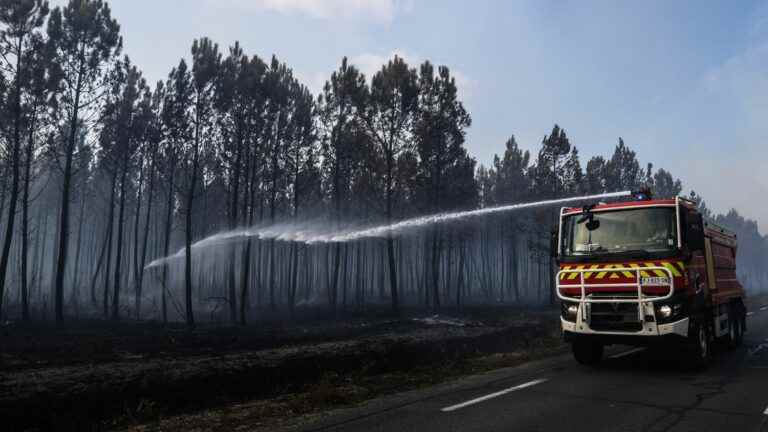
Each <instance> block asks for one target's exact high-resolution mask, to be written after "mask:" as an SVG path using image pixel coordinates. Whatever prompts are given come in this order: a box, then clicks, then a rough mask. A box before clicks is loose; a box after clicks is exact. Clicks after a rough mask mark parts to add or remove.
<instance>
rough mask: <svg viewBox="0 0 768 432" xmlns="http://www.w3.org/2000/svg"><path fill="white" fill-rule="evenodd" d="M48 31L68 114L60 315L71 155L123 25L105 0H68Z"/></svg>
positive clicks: (57, 298)
mask: <svg viewBox="0 0 768 432" xmlns="http://www.w3.org/2000/svg"><path fill="white" fill-rule="evenodd" d="M47 30H48V37H49V39H50V40H51V42H52V43H53V44H54V46H55V47H56V56H57V60H58V64H60V65H61V67H62V73H63V77H64V78H63V79H62V81H61V83H62V85H63V87H64V88H63V91H62V92H61V98H60V101H59V103H60V104H61V107H62V108H63V110H62V111H63V113H65V116H66V125H64V127H65V130H66V133H67V136H66V137H63V146H62V148H57V149H55V152H56V153H58V156H60V157H62V158H63V159H64V164H63V165H64V166H63V173H62V187H61V211H60V214H59V230H58V231H59V238H58V241H57V245H58V251H57V253H56V254H55V256H56V271H55V284H54V296H53V297H54V304H55V314H56V320H57V321H61V320H63V319H64V298H63V296H64V276H65V273H66V270H67V257H68V254H69V234H70V216H71V215H70V203H71V194H72V190H71V189H72V174H73V172H72V171H73V169H72V168H73V167H72V161H73V159H74V153H75V150H76V146H77V139H78V137H79V136H81V134H80V131H79V130H80V128H82V127H84V126H85V122H84V121H83V116H82V113H83V111H84V110H89V109H94V108H95V107H96V104H97V103H98V101H99V99H100V97H101V92H100V87H101V85H102V84H103V81H104V78H105V66H106V65H107V64H109V63H110V62H112V61H113V60H114V59H115V58H116V57H117V56H118V55H119V53H120V50H121V49H122V38H121V37H120V26H119V25H118V23H117V21H115V20H114V19H112V13H111V10H110V8H109V6H108V5H107V3H105V2H104V1H103V0H70V1H69V3H68V4H67V6H65V7H64V8H63V9H59V8H58V7H57V8H55V9H54V10H53V11H52V12H51V17H50V19H49V20H48V27H47Z"/></svg>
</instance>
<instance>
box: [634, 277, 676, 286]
mask: <svg viewBox="0 0 768 432" xmlns="http://www.w3.org/2000/svg"><path fill="white" fill-rule="evenodd" d="M640 285H669V278H668V277H644V278H640Z"/></svg>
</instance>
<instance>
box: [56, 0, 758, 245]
mask: <svg viewBox="0 0 768 432" xmlns="http://www.w3.org/2000/svg"><path fill="white" fill-rule="evenodd" d="M62 1H63V0H55V1H54V2H53V3H60V2H62ZM110 3H111V5H112V9H113V13H114V15H115V16H116V17H117V19H118V20H119V21H120V23H121V25H122V28H123V35H124V37H125V52H126V53H127V54H128V55H130V56H131V57H132V58H133V59H134V61H135V62H136V63H137V64H138V65H140V66H141V67H142V68H143V69H144V71H145V74H146V76H147V77H148V78H149V79H150V80H152V81H156V80H159V79H164V77H165V75H166V74H167V72H168V71H169V70H170V68H171V67H172V66H173V65H175V64H176V63H177V62H178V59H179V58H180V57H181V56H186V55H187V53H188V51H189V47H190V45H191V41H192V39H193V38H196V37H200V36H204V35H205V36H209V37H211V38H213V39H214V40H216V41H217V42H219V43H220V44H221V45H224V46H226V45H229V44H231V43H232V42H234V41H235V40H239V41H240V42H241V44H242V45H243V46H244V48H245V49H246V50H247V51H248V52H250V53H256V54H259V55H260V56H262V57H265V58H266V57H269V56H270V55H272V54H273V53H274V54H277V55H278V57H279V58H280V59H281V60H283V61H286V62H287V63H288V64H289V65H291V66H292V67H293V68H294V71H295V72H296V74H297V75H298V76H299V77H301V79H302V80H303V81H304V82H305V83H306V84H308V85H309V86H310V87H311V88H313V89H318V88H320V86H321V85H322V82H323V81H324V80H325V79H326V78H327V77H328V76H329V75H330V73H331V72H332V71H333V70H334V69H335V68H336V67H337V66H338V64H339V62H340V59H341V57H342V56H345V55H346V56H348V57H350V59H351V60H352V61H353V62H354V63H356V64H358V66H359V67H360V68H361V69H362V70H363V71H366V72H369V73H370V72H372V71H375V70H376V69H377V68H378V67H379V66H380V64H381V63H382V62H384V61H385V60H386V59H388V58H390V57H391V56H392V54H393V53H399V54H400V55H402V56H404V57H405V58H406V60H408V61H409V62H411V63H413V64H414V66H415V65H416V63H417V62H420V61H423V60H425V59H430V60H431V61H433V62H434V63H438V64H445V65H448V66H449V67H450V68H451V69H452V71H453V72H454V73H455V74H456V75H457V79H458V82H459V84H460V87H461V92H462V94H463V97H464V101H465V104H466V105H467V107H468V109H469V110H470V112H471V114H472V117H473V126H472V128H471V130H470V131H469V134H468V140H467V141H468V142H467V145H468V148H469V149H470V152H471V153H472V154H473V155H474V156H475V157H476V158H477V159H478V161H479V162H481V163H485V164H487V163H489V162H490V161H491V159H492V157H493V154H494V153H498V152H501V151H503V144H504V141H505V140H506V138H508V137H509V136H510V135H511V134H514V135H515V136H516V137H517V138H518V142H519V143H520V144H521V145H522V146H523V147H525V148H529V149H534V148H536V147H537V146H538V143H539V142H540V140H541V138H542V136H543V135H544V134H545V133H547V132H548V131H549V130H550V129H551V127H552V125H553V124H554V123H555V122H557V123H559V124H560V125H561V126H562V127H564V128H565V129H566V131H567V132H568V134H569V136H570V137H571V140H572V143H573V144H575V145H576V146H577V147H578V148H579V150H580V151H581V154H582V158H583V162H584V163H586V160H587V158H588V157H590V156H592V155H595V154H603V155H609V154H610V153H611V152H612V151H613V147H614V146H615V144H616V142H617V140H618V137H619V136H621V137H623V138H624V140H625V142H626V143H627V144H628V145H629V146H630V147H631V148H633V149H635V150H636V151H637V152H638V155H639V159H640V160H641V162H642V163H643V164H644V163H645V162H653V163H654V165H655V166H656V167H663V168H666V169H669V170H672V171H673V173H674V174H675V175H676V176H678V177H680V178H681V179H682V180H683V182H684V184H685V187H686V190H689V189H694V190H696V191H697V192H699V193H701V194H702V195H704V197H705V199H706V200H707V201H708V203H709V204H710V206H711V207H713V208H714V209H716V210H718V211H725V210H727V209H728V208H730V207H736V208H738V209H739V210H740V211H742V213H744V214H745V215H746V216H749V217H751V218H755V219H757V220H758V221H759V223H760V225H761V228H762V230H763V231H768V206H766V205H765V204H764V203H765V200H766V199H768V171H767V170H768V163H766V159H768V146H767V145H766V144H768V142H767V141H768V1H739V2H710V1H695V2H693V1H692V2H682V1H674V2H669V1H643V2H630V1H625V2H617V1H597V2H586V1H547V0H539V1H504V0H498V1H491V0H485V1H484V0H477V1H472V2H470V1H444V0H369V1H366V0H112V1H111V2H110Z"/></svg>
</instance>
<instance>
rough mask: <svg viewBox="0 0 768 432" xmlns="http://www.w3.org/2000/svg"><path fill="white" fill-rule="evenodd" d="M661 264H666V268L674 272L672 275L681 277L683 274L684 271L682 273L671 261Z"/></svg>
mask: <svg viewBox="0 0 768 432" xmlns="http://www.w3.org/2000/svg"><path fill="white" fill-rule="evenodd" d="M661 265H662V266H664V268H666V269H667V270H669V271H670V272H672V276H674V277H680V276H682V275H683V274H682V273H680V270H678V269H677V267H675V266H674V265H673V264H672V263H671V262H663V263H661Z"/></svg>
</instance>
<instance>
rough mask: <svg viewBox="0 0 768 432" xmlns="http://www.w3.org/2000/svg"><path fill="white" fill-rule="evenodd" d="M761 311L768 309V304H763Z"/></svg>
mask: <svg viewBox="0 0 768 432" xmlns="http://www.w3.org/2000/svg"><path fill="white" fill-rule="evenodd" d="M760 310H761V311H764V310H768V306H763V307H761V308H760Z"/></svg>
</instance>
